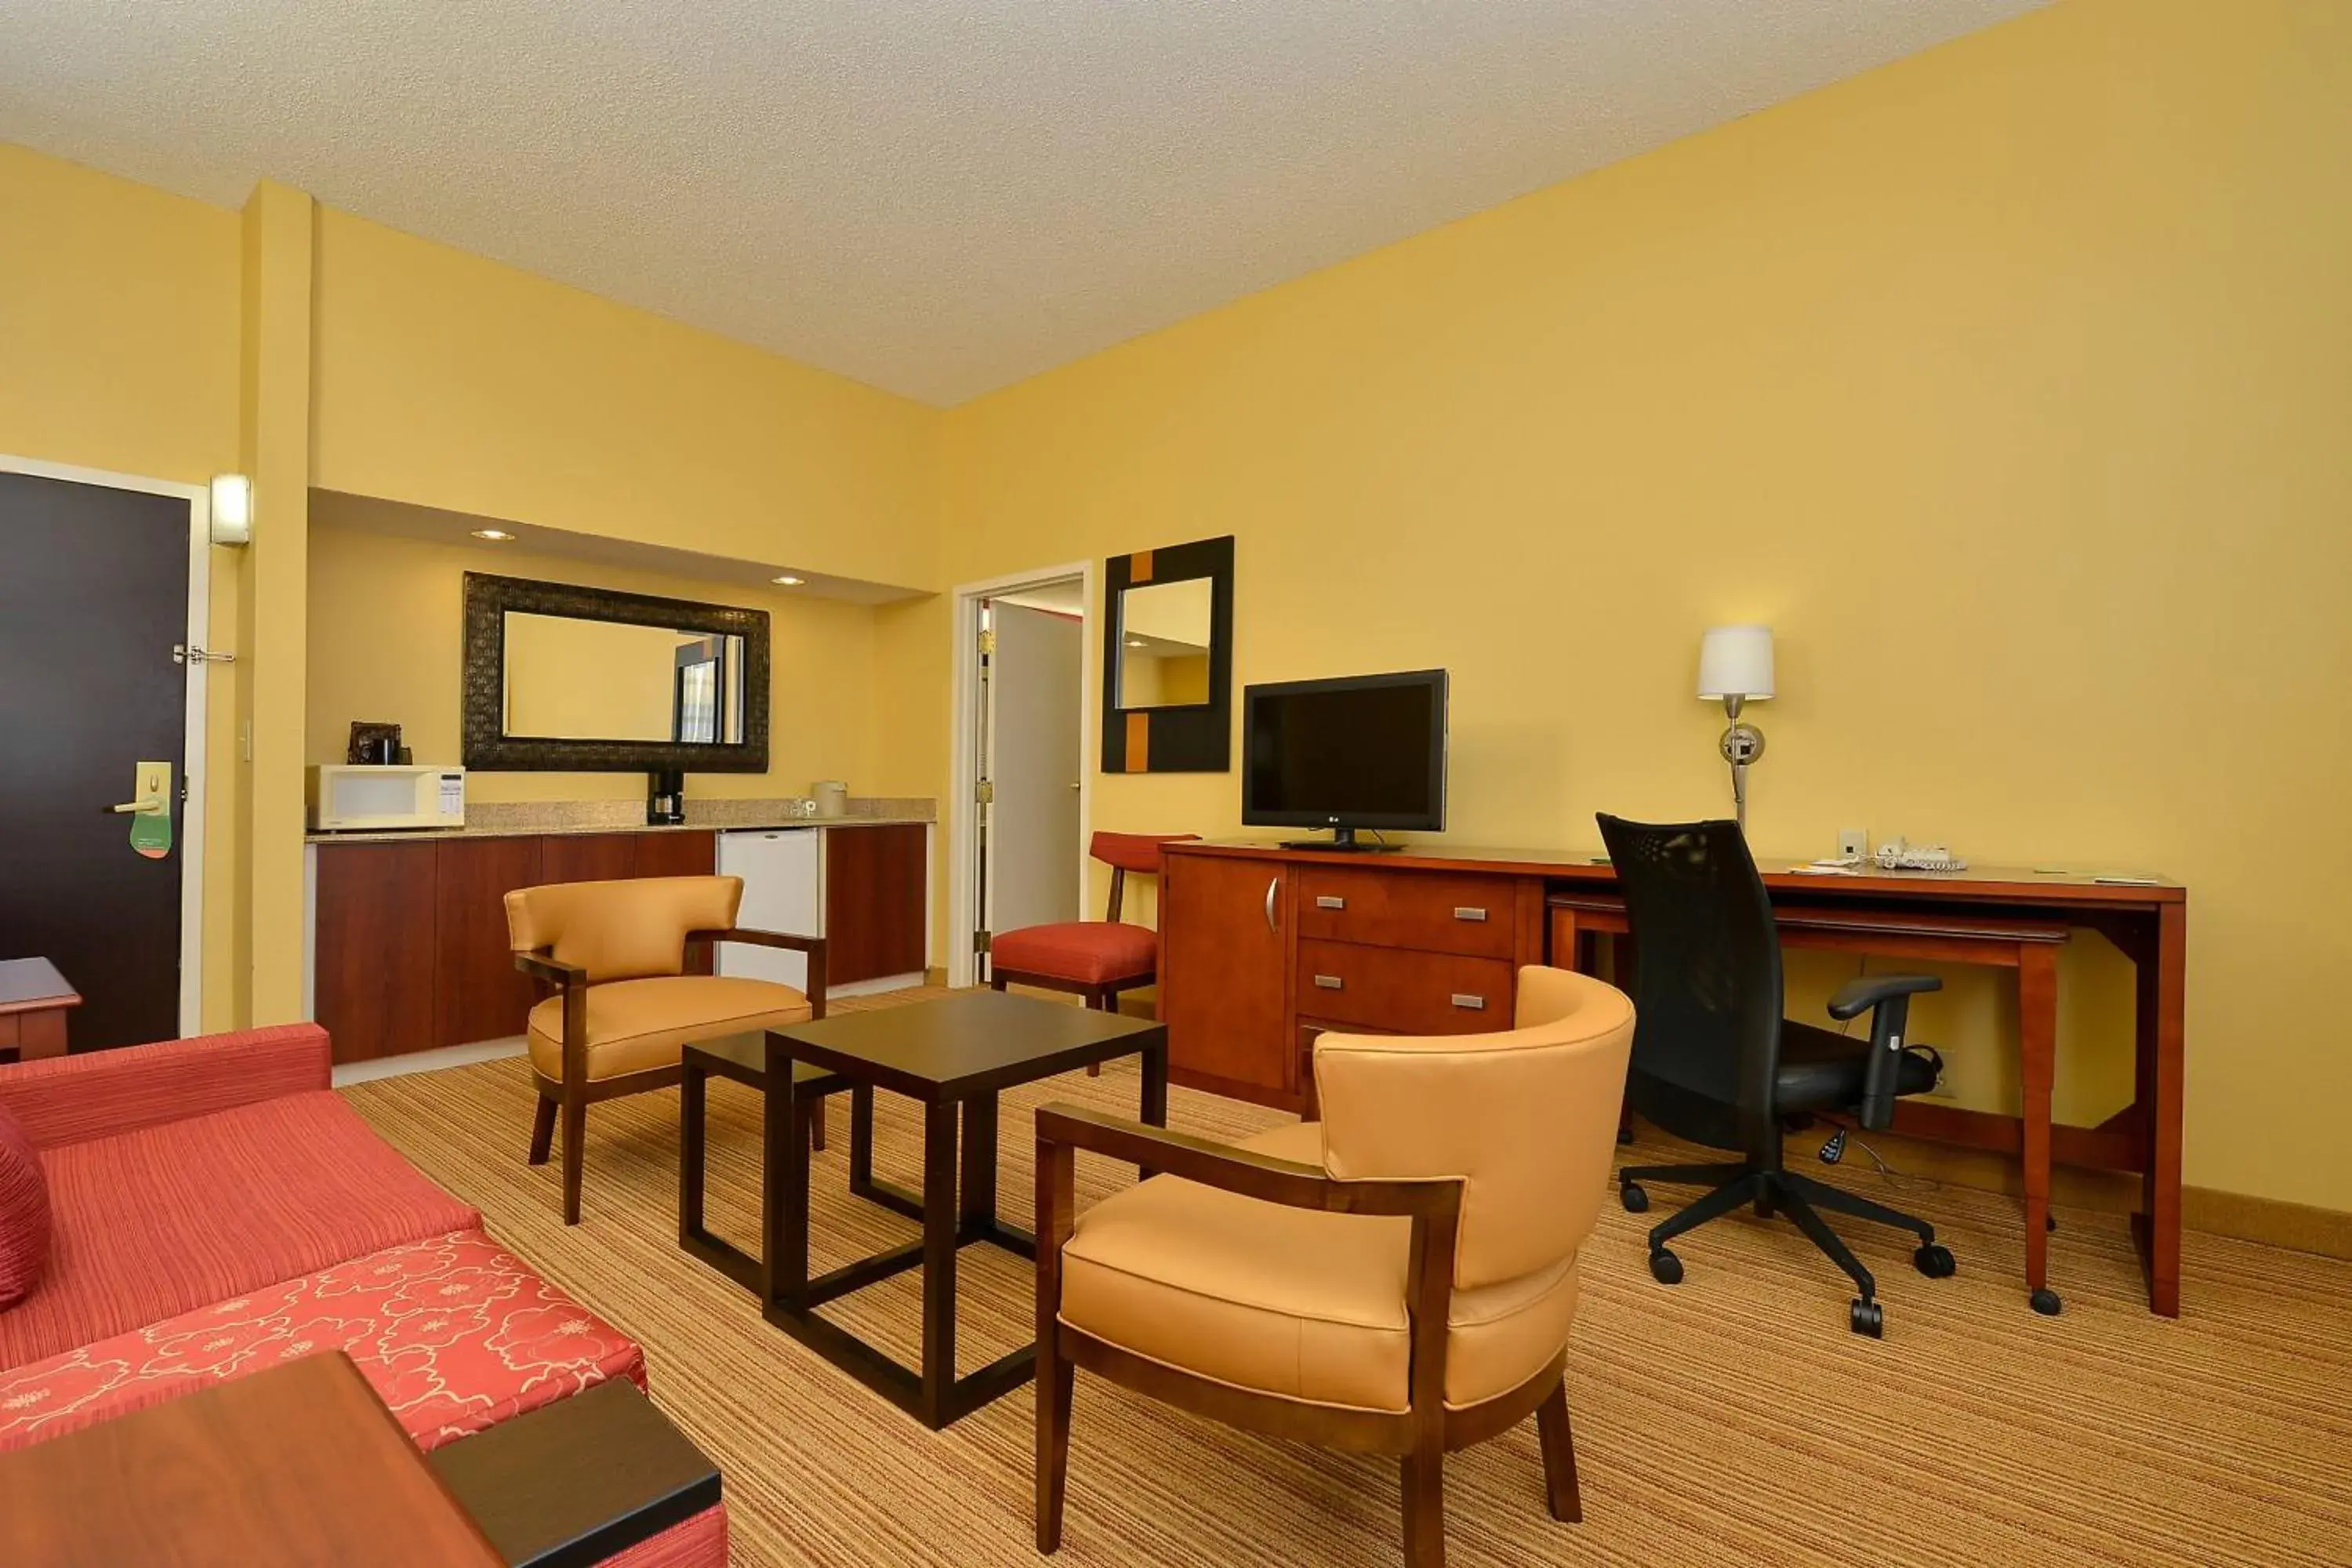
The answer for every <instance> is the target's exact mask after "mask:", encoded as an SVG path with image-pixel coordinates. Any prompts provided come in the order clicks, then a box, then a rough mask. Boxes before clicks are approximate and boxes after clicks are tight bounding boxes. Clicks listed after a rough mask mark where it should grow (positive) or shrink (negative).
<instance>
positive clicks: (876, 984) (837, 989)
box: [824, 971, 930, 998]
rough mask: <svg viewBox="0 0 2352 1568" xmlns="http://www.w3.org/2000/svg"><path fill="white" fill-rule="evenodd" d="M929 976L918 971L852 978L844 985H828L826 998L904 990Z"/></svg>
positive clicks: (922, 982) (825, 992) (924, 980)
mask: <svg viewBox="0 0 2352 1568" xmlns="http://www.w3.org/2000/svg"><path fill="white" fill-rule="evenodd" d="M929 978H930V977H929V975H928V974H925V973H922V972H920V971H913V972H910V973H906V974H886V975H884V976H882V978H880V979H879V980H854V981H852V982H850V983H849V984H846V985H828V986H826V987H825V988H824V994H825V995H826V997H827V998H831V997H835V996H871V995H874V994H876V993H877V992H882V991H904V990H906V989H907V987H908V986H909V985H920V984H924V983H925V982H926V981H927V980H929Z"/></svg>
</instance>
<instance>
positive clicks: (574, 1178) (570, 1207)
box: [563, 1100, 588, 1225]
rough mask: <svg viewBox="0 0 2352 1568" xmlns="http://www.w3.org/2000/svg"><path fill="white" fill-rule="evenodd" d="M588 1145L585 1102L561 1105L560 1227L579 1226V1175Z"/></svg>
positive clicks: (577, 1101) (586, 1105)
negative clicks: (561, 1193)
mask: <svg viewBox="0 0 2352 1568" xmlns="http://www.w3.org/2000/svg"><path fill="white" fill-rule="evenodd" d="M587 1142H588V1102H587V1101H586V1100H565V1101H564V1102H563V1223H564V1224H566V1225H578V1224H579V1223H580V1172H581V1167H582V1165H583V1163H584V1161H585V1158H586V1154H587V1150H586V1149H585V1147H584V1145H585V1144H586V1143H587Z"/></svg>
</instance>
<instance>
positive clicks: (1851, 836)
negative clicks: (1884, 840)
mask: <svg viewBox="0 0 2352 1568" xmlns="http://www.w3.org/2000/svg"><path fill="white" fill-rule="evenodd" d="M1838 853H1839V854H1841V855H1860V856H1862V857H1864V858H1868V857H1869V854H1870V830H1869V829H1868V828H1866V827H1841V828H1839V829H1838Z"/></svg>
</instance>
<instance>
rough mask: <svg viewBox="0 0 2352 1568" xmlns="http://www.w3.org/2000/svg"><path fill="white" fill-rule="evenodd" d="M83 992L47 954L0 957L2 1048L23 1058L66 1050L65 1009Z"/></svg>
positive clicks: (35, 1058) (56, 1054) (75, 1003)
mask: <svg viewBox="0 0 2352 1568" xmlns="http://www.w3.org/2000/svg"><path fill="white" fill-rule="evenodd" d="M80 1005H81V994H80V993H79V992H78V991H76V990H75V989H74V988H73V987H72V986H70V985H68V984H66V977H65V976H64V975H62V974H59V973H58V966H57V965H56V964H54V963H50V962H49V961H48V960H47V959H46V958H10V959H5V960H0V1051H15V1052H16V1056H17V1059H18V1060H20V1061H28V1062H31V1061H38V1060H40V1059H41V1058H43V1057H61V1056H63V1055H65V1054H66V1013H67V1011H68V1009H69V1008H74V1007H79V1006H80Z"/></svg>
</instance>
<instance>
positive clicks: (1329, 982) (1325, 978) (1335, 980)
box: [1315, 974, 1486, 1006]
mask: <svg viewBox="0 0 2352 1568" xmlns="http://www.w3.org/2000/svg"><path fill="white" fill-rule="evenodd" d="M1315 984H1318V985H1320V986H1321V987H1323V989H1324V990H1326V991H1337V990H1338V989H1339V976H1338V975H1336V974H1318V975H1317V976H1316V977H1315ZM1479 1005H1480V1006H1484V1005H1486V1004H1485V1003H1483V1002H1482V1003H1480V1004H1479Z"/></svg>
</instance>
